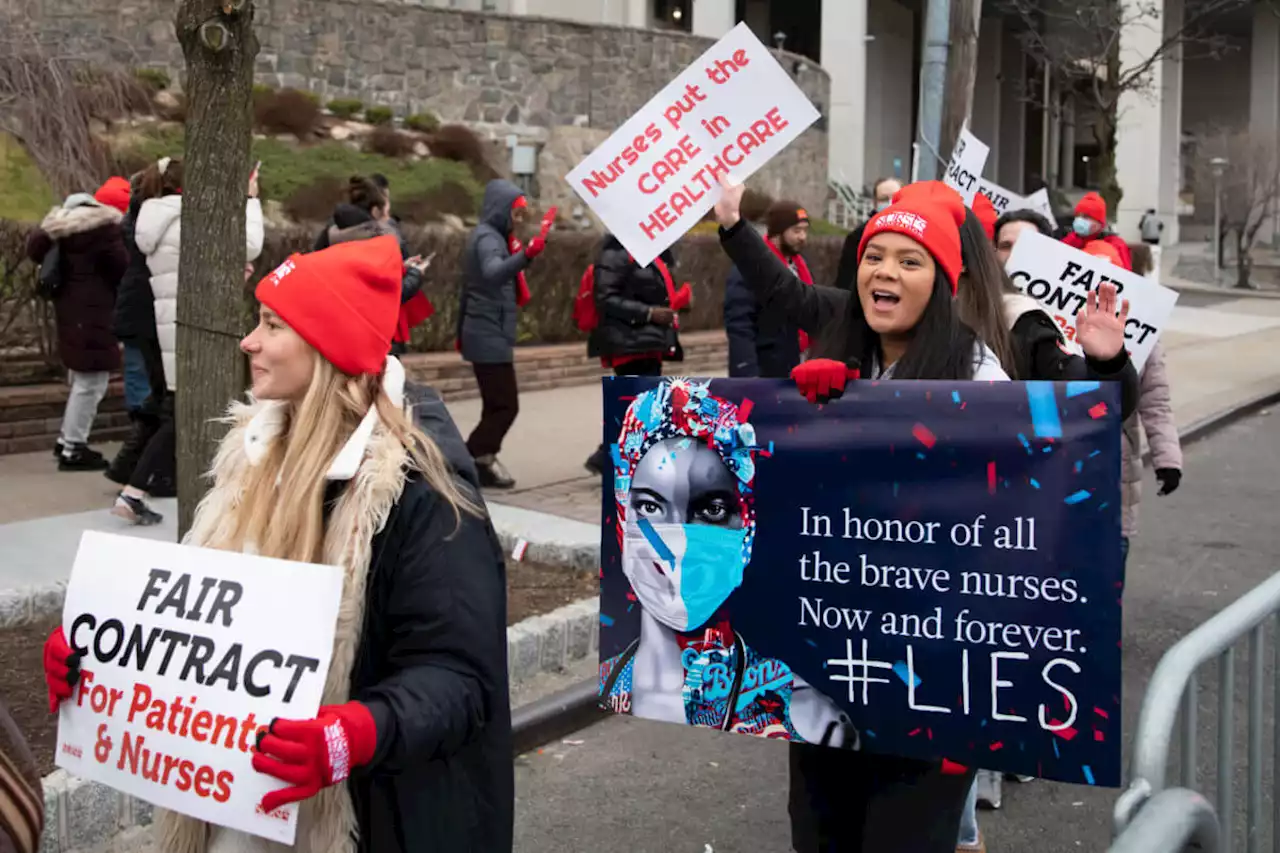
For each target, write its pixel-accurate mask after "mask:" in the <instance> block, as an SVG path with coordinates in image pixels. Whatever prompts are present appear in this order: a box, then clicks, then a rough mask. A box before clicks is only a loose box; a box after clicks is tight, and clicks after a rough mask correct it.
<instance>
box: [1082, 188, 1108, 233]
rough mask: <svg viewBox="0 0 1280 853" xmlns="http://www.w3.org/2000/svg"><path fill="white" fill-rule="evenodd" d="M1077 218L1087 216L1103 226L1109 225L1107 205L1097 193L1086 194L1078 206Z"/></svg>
mask: <svg viewBox="0 0 1280 853" xmlns="http://www.w3.org/2000/svg"><path fill="white" fill-rule="evenodd" d="M1076 215H1077V216H1087V217H1089V218H1090V219H1093V220H1095V221H1097V222H1101V223H1102V224H1103V225H1106V224H1107V203H1106V201H1104V200H1103V198H1102V196H1100V195H1098V194H1097V193H1085V194H1084V198H1082V199H1080V203H1079V204H1077V205H1076Z"/></svg>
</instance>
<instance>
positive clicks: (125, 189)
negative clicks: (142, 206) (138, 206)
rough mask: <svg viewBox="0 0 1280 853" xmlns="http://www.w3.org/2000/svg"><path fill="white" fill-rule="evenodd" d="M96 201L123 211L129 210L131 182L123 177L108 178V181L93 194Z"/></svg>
mask: <svg viewBox="0 0 1280 853" xmlns="http://www.w3.org/2000/svg"><path fill="white" fill-rule="evenodd" d="M93 198H94V201H96V202H98V203H99V204H105V205H106V206H107V207H114V208H115V209H116V210H118V211H120V212H121V213H128V212H129V182H128V180H126V179H124V178H121V177H114V178H107V182H106V183H105V184H103V185H102V186H100V187H98V191H97V192H96V193H94V194H93Z"/></svg>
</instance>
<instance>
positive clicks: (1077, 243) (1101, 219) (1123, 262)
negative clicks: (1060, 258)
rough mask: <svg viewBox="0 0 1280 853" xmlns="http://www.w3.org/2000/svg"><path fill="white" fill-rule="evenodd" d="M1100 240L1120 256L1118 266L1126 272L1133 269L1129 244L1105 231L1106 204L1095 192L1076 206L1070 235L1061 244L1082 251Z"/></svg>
mask: <svg viewBox="0 0 1280 853" xmlns="http://www.w3.org/2000/svg"><path fill="white" fill-rule="evenodd" d="M1097 240H1100V241H1102V242H1104V243H1108V244H1110V245H1111V246H1113V247H1114V248H1115V250H1116V252H1117V254H1119V256H1120V261H1119V264H1118V266H1122V267H1124V268H1125V269H1127V270H1132V269H1133V257H1132V255H1131V254H1130V252H1129V244H1128V243H1126V242H1125V241H1124V240H1122V239H1120V237H1119V235H1117V234H1115V233H1114V232H1112V231H1108V230H1107V202H1106V200H1105V199H1103V197H1102V196H1100V195H1098V194H1097V193H1095V192H1088V193H1085V194H1084V198H1082V199H1080V201H1079V203H1078V204H1076V217H1075V219H1073V220H1072V221H1071V233H1070V234H1068V235H1067V236H1066V237H1064V238H1063V240H1062V242H1064V243H1066V244H1067V245H1068V246H1072V247H1074V248H1076V249H1083V248H1085V247H1086V246H1087V245H1089V244H1090V243H1092V242H1094V241H1097Z"/></svg>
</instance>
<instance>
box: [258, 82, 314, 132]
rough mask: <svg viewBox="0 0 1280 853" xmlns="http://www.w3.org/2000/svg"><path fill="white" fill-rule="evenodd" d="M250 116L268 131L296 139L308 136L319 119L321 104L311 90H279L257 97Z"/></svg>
mask: <svg viewBox="0 0 1280 853" xmlns="http://www.w3.org/2000/svg"><path fill="white" fill-rule="evenodd" d="M253 117H254V122H255V124H256V125H257V126H258V127H259V128H261V129H262V130H264V131H266V132H267V133H292V134H293V135H294V136H296V137H298V139H307V138H308V137H310V136H311V135H312V134H313V133H314V132H315V129H316V125H317V124H319V122H320V105H319V103H318V102H317V99H316V96H315V95H313V94H312V93H310V92H301V91H298V90H297V89H282V90H280V91H279V92H272V93H270V94H267V95H263V96H262V97H260V98H258V99H257V100H256V101H255V103H254V107H253Z"/></svg>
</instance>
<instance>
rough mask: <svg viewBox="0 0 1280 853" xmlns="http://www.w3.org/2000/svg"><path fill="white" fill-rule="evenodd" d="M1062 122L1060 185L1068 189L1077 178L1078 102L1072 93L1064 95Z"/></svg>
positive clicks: (1059, 167) (1073, 184) (1059, 161)
mask: <svg viewBox="0 0 1280 853" xmlns="http://www.w3.org/2000/svg"><path fill="white" fill-rule="evenodd" d="M1058 115H1059V116H1060V117H1061V118H1060V121H1061V123H1062V136H1061V142H1060V143H1059V147H1060V149H1061V150H1060V151H1059V152H1058V186H1059V187H1060V188H1061V189H1064V190H1067V189H1070V188H1072V187H1074V186H1075V182H1076V181H1075V178H1076V102H1075V98H1074V96H1072V95H1071V94H1070V93H1067V94H1065V95H1063V98H1062V107H1061V109H1060V110H1059V111H1058Z"/></svg>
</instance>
